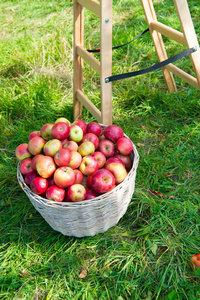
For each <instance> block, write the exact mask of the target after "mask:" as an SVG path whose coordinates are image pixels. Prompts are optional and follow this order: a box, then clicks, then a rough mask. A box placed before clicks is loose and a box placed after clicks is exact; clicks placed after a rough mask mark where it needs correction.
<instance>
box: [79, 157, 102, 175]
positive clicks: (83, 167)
mask: <svg viewBox="0 0 200 300" xmlns="http://www.w3.org/2000/svg"><path fill="white" fill-rule="evenodd" d="M97 169H98V162H97V160H96V159H95V158H94V157H93V156H91V155H87V156H84V157H83V159H82V161H81V164H80V166H79V170H80V171H81V173H82V174H83V175H87V176H88V175H91V174H93V173H94V172H95V171H97Z"/></svg>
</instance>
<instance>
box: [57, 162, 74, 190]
mask: <svg viewBox="0 0 200 300" xmlns="http://www.w3.org/2000/svg"><path fill="white" fill-rule="evenodd" d="M75 178H76V176H75V173H74V170H73V169H72V168H70V167H59V168H58V169H57V170H56V171H55V173H54V181H55V184H56V185H57V186H59V187H61V188H67V187H69V186H71V185H72V184H74V182H75Z"/></svg>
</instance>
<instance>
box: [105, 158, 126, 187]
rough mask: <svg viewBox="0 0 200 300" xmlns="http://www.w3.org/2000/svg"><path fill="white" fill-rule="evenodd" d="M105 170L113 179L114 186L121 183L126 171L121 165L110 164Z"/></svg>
mask: <svg viewBox="0 0 200 300" xmlns="http://www.w3.org/2000/svg"><path fill="white" fill-rule="evenodd" d="M106 170H108V171H110V172H111V173H112V174H113V176H114V177H115V184H119V183H121V182H122V181H124V179H125V178H126V176H127V171H126V169H125V167H124V166H123V164H122V163H117V162H113V163H110V164H108V165H107V167H106Z"/></svg>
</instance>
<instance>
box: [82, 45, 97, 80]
mask: <svg viewBox="0 0 200 300" xmlns="http://www.w3.org/2000/svg"><path fill="white" fill-rule="evenodd" d="M77 54H78V55H79V56H80V57H81V58H82V59H83V60H84V61H85V62H86V63H88V64H89V65H90V67H92V68H93V69H94V70H95V71H96V72H97V73H98V74H99V75H100V73H101V67H100V62H99V61H98V59H96V58H95V57H94V56H93V55H92V54H91V53H89V52H88V51H87V50H86V49H85V48H84V47H83V46H81V45H77Z"/></svg>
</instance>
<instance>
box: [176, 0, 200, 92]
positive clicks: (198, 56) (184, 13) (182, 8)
mask: <svg viewBox="0 0 200 300" xmlns="http://www.w3.org/2000/svg"><path fill="white" fill-rule="evenodd" d="M174 5H175V7H176V12H177V15H178V18H179V21H180V24H181V29H182V32H183V34H184V37H185V40H186V44H187V47H188V48H192V47H194V46H196V47H197V51H196V52H194V53H193V54H191V55H190V58H191V61H192V64H193V68H194V72H195V74H196V79H197V82H198V85H199V89H200V48H199V44H198V40H197V36H196V33H195V30H194V25H193V22H192V18H191V15H190V11H189V7H188V3H187V0H182V1H178V0H174ZM186 22H187V23H186Z"/></svg>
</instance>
